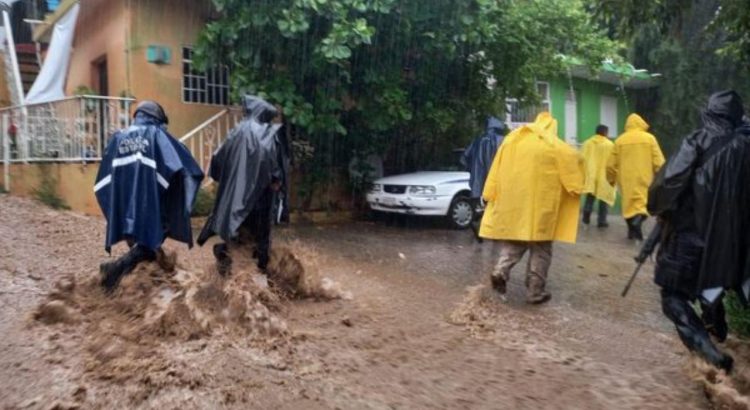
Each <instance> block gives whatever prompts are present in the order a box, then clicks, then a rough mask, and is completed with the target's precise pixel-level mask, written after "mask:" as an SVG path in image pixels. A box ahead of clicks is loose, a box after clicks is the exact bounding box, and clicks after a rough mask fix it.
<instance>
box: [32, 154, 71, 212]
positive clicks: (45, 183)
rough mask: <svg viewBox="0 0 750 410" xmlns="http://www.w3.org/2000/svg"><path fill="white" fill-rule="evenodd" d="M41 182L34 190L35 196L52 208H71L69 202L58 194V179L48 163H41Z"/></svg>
mask: <svg viewBox="0 0 750 410" xmlns="http://www.w3.org/2000/svg"><path fill="white" fill-rule="evenodd" d="M39 168H40V173H41V178H42V180H41V183H40V184H39V188H37V189H35V190H34V198H36V199H37V200H38V201H39V202H41V203H43V204H45V205H47V206H49V207H50V208H52V209H70V207H69V206H68V204H67V203H65V201H64V200H63V199H62V198H60V195H58V194H57V180H56V179H55V177H53V176H52V172H51V169H50V167H49V166H48V165H46V164H45V165H39Z"/></svg>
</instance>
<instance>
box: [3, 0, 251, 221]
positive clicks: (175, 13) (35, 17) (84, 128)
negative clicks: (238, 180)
mask: <svg viewBox="0 0 750 410" xmlns="http://www.w3.org/2000/svg"><path fill="white" fill-rule="evenodd" d="M0 11H6V12H7V13H6V15H10V20H11V24H9V25H6V24H3V27H0V28H1V29H2V30H1V31H2V35H1V36H0V37H2V38H1V39H0V40H2V41H3V43H4V44H6V45H7V46H6V47H2V48H0V51H2V58H0V63H2V66H3V67H2V68H3V69H2V71H1V72H0V89H2V91H0V100H3V101H2V102H3V104H2V105H0V107H2V106H5V107H6V108H0V128H2V130H3V133H6V134H8V135H9V138H7V139H8V140H10V143H8V144H7V146H5V147H4V146H1V145H0V153H2V155H3V157H0V159H4V158H7V160H6V161H3V162H7V163H10V166H9V167H8V166H5V167H4V168H5V174H6V176H5V178H3V179H2V180H0V185H2V186H4V187H8V186H10V189H11V191H12V192H14V193H17V194H20V195H32V194H33V192H34V190H35V189H36V188H35V187H37V186H39V185H40V178H43V177H45V175H51V177H53V178H54V179H56V181H57V186H58V191H59V193H60V196H61V197H63V198H64V199H65V200H66V202H68V204H69V205H70V206H71V207H72V208H74V209H77V210H81V211H84V212H87V213H91V214H98V212H99V210H98V206H97V205H96V201H95V198H94V196H93V193H92V192H90V190H89V189H85V190H84V189H80V187H82V186H93V182H94V179H95V175H96V172H97V170H98V159H99V158H101V156H102V153H103V149H104V146H105V144H106V139H107V138H108V136H109V135H111V134H112V133H113V132H114V131H116V130H117V129H120V128H123V127H125V126H127V125H128V124H129V122H130V117H131V115H132V110H133V106H132V105H133V103H134V102H135V101H136V100H156V101H158V102H159V103H160V104H161V105H162V106H163V107H164V109H165V110H166V112H167V114H168V116H169V119H170V123H169V132H170V133H171V134H172V135H174V136H175V137H176V138H178V139H183V140H184V141H185V142H186V144H187V145H188V147H189V148H190V149H191V150H192V152H193V154H194V155H195V157H196V159H197V160H198V161H199V162H200V163H201V164H202V165H203V166H204V167H205V166H207V165H208V161H209V159H210V155H211V153H212V152H213V150H214V149H215V147H216V146H217V145H218V144H219V142H220V141H221V137H223V136H224V135H226V134H227V133H228V131H229V130H230V129H231V128H232V127H233V126H234V125H235V124H236V123H237V121H238V120H239V117H240V116H239V112H238V111H237V110H236V109H234V108H233V107H231V106H230V105H229V102H230V85H229V71H228V68H226V67H222V66H217V67H212V68H211V69H209V70H207V71H205V72H199V71H198V70H196V68H195V66H194V64H193V46H194V44H195V42H196V40H197V38H198V36H199V33H200V32H201V30H202V29H203V28H204V27H205V24H206V23H207V22H208V21H210V20H212V19H215V18H217V17H218V16H217V15H216V14H215V13H216V12H215V9H214V7H213V2H212V1H211V0H190V1H189V2H188V1H186V0H61V1H51V0H50V1H39V0H0ZM70 22H72V23H70ZM66 25H69V26H72V28H74V30H69V28H71V27H67V26H66ZM6 26H8V27H6ZM65 27H67V28H65ZM65 30H67V32H68V33H71V34H70V36H71V38H68V39H67V43H66V42H65V41H60V40H59V38H62V36H61V34H60V33H61V32H62V31H65ZM56 36H57V38H58V40H55V38H56ZM9 37H13V38H14V41H13V42H9V41H5V40H6V38H9ZM55 41H57V43H56V44H57V45H55ZM11 43H12V44H13V45H14V47H10V44H11ZM60 44H69V45H67V46H66V47H65V48H61V47H59V45H60ZM61 49H62V52H60V50H61ZM54 53H57V54H58V56H57V57H53V56H54ZM60 55H62V57H60ZM54 58H64V59H67V60H68V61H66V63H65V64H60V65H59V66H55V67H51V68H52V69H53V70H51V71H52V72H53V74H52V76H51V77H55V76H57V77H59V78H55V79H52V80H50V81H49V84H52V87H51V88H54V90H53V92H52V93H51V94H53V95H57V96H56V97H55V98H43V99H42V100H41V101H36V100H34V99H33V98H32V99H29V98H28V97H30V96H32V95H33V96H35V97H36V95H38V94H39V93H36V94H35V93H34V91H35V87H37V85H38V83H41V85H42V86H45V85H46V84H47V82H46V81H38V80H40V79H41V78H45V80H46V79H47V77H50V76H45V67H44V63H45V62H48V61H50V60H54ZM55 61H56V60H55ZM14 66H15V67H17V69H15V70H13V67H14ZM66 66H67V70H65V69H64V67H66ZM40 67H41V68H40ZM48 71H49V70H48ZM43 91H46V90H43ZM38 164H48V165H45V167H44V168H45V169H44V170H41V169H39V168H40V167H39V166H38ZM72 168H75V170H72ZM9 181H14V182H15V183H10V182H9ZM6 189H7V188H6Z"/></svg>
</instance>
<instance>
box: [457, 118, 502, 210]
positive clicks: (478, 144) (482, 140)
mask: <svg viewBox="0 0 750 410" xmlns="http://www.w3.org/2000/svg"><path fill="white" fill-rule="evenodd" d="M503 138H505V124H504V123H503V122H502V121H500V120H499V119H497V118H495V117H489V118H487V126H486V129H485V131H484V134H482V135H480V136H479V137H477V138H476V139H475V140H474V141H472V142H471V144H470V145H469V146H468V147H466V150H464V153H463V155H462V156H461V165H463V167H464V169H465V170H466V171H467V172H469V187H470V188H471V197H472V198H473V199H475V200H476V201H479V199H480V198H481V197H482V190H483V189H484V182H485V181H486V180H487V174H488V173H489V172H490V166H492V161H493V160H494V159H495V154H496V153H497V149H498V148H499V147H500V145H501V144H502V143H503Z"/></svg>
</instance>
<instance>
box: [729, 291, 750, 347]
mask: <svg viewBox="0 0 750 410" xmlns="http://www.w3.org/2000/svg"><path fill="white" fill-rule="evenodd" d="M724 307H725V308H726V311H727V322H728V323H729V330H731V331H732V332H733V333H734V334H736V335H737V336H739V337H742V338H748V337H750V309H748V308H747V307H745V306H743V305H742V302H740V299H739V298H738V297H737V295H736V294H735V293H734V292H730V293H729V294H728V295H727V297H725V298H724Z"/></svg>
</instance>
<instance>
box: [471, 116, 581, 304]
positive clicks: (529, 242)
mask: <svg viewBox="0 0 750 410" xmlns="http://www.w3.org/2000/svg"><path fill="white" fill-rule="evenodd" d="M582 190H583V170H582V163H581V160H580V156H579V155H578V152H576V150H575V149H573V148H572V147H570V146H568V145H567V144H565V143H564V142H562V141H561V140H560V139H559V138H558V137H557V121H556V120H555V119H554V118H552V116H551V115H550V114H549V113H546V112H545V113H541V114H539V115H538V116H537V118H536V120H535V121H534V122H533V123H531V124H528V125H525V126H522V127H520V128H518V129H516V130H515V131H513V132H512V133H511V134H509V135H508V136H507V137H506V139H505V141H504V142H503V145H502V146H501V147H500V149H499V150H498V152H497V154H496V155H495V159H494V161H493V163H492V167H491V168H490V172H489V174H488V176H487V181H486V183H485V185H484V190H483V192H482V197H483V198H484V200H485V201H486V202H487V207H486V210H485V213H484V217H483V218H482V224H481V227H480V231H479V236H481V237H482V238H485V239H492V240H499V241H501V250H500V258H499V260H498V262H497V265H496V267H495V269H494V271H493V272H492V276H491V280H492V286H493V287H494V288H495V290H497V291H498V292H499V293H500V294H505V290H506V284H507V282H508V280H509V278H510V271H511V269H512V268H513V267H514V266H515V265H516V264H517V263H518V262H519V261H520V260H521V258H522V257H523V255H524V254H525V253H526V251H530V252H531V255H530V258H529V265H528V268H527V272H526V290H527V296H526V301H527V302H528V303H544V302H546V301H548V300H549V299H550V294H549V293H548V292H547V291H546V290H545V288H546V283H547V272H548V270H549V267H550V263H551V261H552V241H563V242H571V243H572V242H575V240H576V235H577V232H578V212H579V210H580V194H581V192H582Z"/></svg>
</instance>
